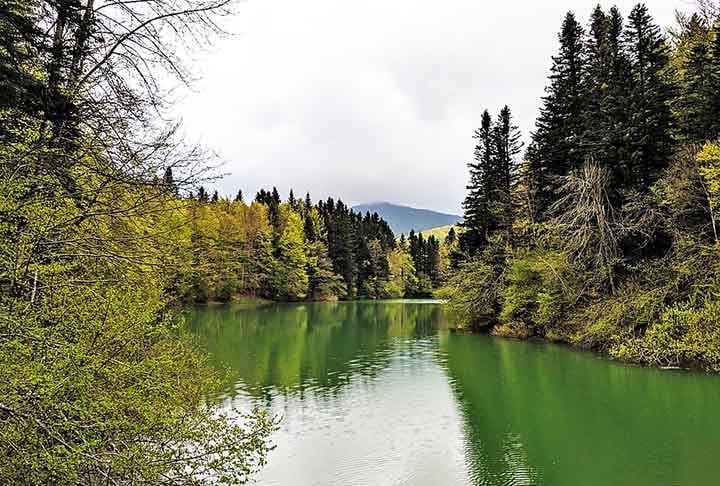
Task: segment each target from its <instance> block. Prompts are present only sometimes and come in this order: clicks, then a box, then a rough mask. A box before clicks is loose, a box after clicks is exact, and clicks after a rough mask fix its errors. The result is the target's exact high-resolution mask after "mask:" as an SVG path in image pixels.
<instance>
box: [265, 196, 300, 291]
mask: <svg viewBox="0 0 720 486" xmlns="http://www.w3.org/2000/svg"><path fill="white" fill-rule="evenodd" d="M280 220H281V226H280V230H279V231H280V238H279V239H278V257H277V261H276V263H275V269H274V271H273V276H272V281H273V288H274V290H275V293H276V295H277V296H278V297H280V298H282V299H288V300H301V299H304V298H305V297H306V295H307V290H308V284H309V280H308V275H307V268H306V267H307V264H308V259H307V255H306V254H305V247H304V245H305V233H304V231H303V223H302V219H301V218H300V216H299V215H298V214H297V213H296V212H295V211H293V209H292V207H290V205H289V204H287V205H282V206H281V207H280Z"/></svg>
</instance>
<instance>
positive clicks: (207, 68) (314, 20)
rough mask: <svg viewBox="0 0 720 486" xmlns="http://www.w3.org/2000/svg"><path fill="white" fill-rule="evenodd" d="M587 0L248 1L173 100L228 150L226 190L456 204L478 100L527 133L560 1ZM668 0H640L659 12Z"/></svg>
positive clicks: (669, 15) (626, 5)
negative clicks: (505, 108)
mask: <svg viewBox="0 0 720 486" xmlns="http://www.w3.org/2000/svg"><path fill="white" fill-rule="evenodd" d="M617 3H618V6H619V7H620V8H621V9H622V11H623V13H624V14H627V13H628V12H629V11H630V8H631V7H632V4H633V2H629V1H618V2H617ZM594 4H595V2H593V1H585V0H583V1H569V0H565V1H561V0H551V1H547V0H546V1H537V0H534V1H505V2H495V1H493V2H488V1H482V0H445V1H442V2H441V1H429V0H363V1H360V2H357V1H350V0H342V1H341V0H308V1H298V0H248V1H247V3H245V4H243V5H242V7H241V8H240V9H239V15H238V16H237V18H235V19H233V21H232V25H230V29H231V30H233V31H235V32H240V33H242V35H239V36H237V37H235V38H232V39H227V40H224V41H222V42H220V43H218V45H217V46H216V47H215V49H213V51H212V52H210V53H208V55H206V56H205V57H204V58H203V59H201V60H200V61H199V62H198V63H197V67H198V69H199V70H200V72H201V75H202V77H203V79H202V81H201V82H200V83H199V84H197V85H196V86H195V87H194V92H193V93H190V94H188V95H187V96H186V99H185V100H184V101H183V103H181V105H180V106H179V110H180V112H179V113H180V116H181V117H182V118H183V120H184V121H185V129H186V131H187V132H188V133H189V134H190V135H191V136H192V137H193V138H200V139H201V140H202V141H203V142H204V143H205V144H206V145H207V146H209V147H210V148H212V149H214V150H215V151H217V152H218V153H219V155H220V156H221V158H222V159H223V160H225V161H226V165H225V166H224V168H223V170H224V171H226V172H228V173H229V174H230V175H229V176H227V177H226V178H225V179H224V180H222V181H221V182H219V183H218V187H219V189H220V191H221V192H222V193H225V194H228V195H230V194H234V193H235V192H236V191H237V189H238V188H242V189H243V191H244V192H245V193H246V194H248V195H249V196H251V195H253V194H254V192H255V191H256V190H257V189H258V188H259V187H270V186H273V185H276V186H277V187H278V189H279V190H280V191H281V193H282V194H287V192H288V190H289V188H290V187H293V188H294V189H295V192H296V193H297V194H300V193H303V194H304V192H305V191H310V192H311V195H313V198H314V199H317V198H318V197H327V196H328V195H332V196H334V197H338V196H339V197H341V198H343V199H344V200H345V201H346V202H349V203H358V202H364V201H374V200H390V201H395V202H401V203H408V204H412V205H417V206H422V207H429V208H432V209H438V210H445V211H459V210H460V202H461V201H462V198H463V197H464V188H465V184H466V167H465V164H466V163H467V162H468V161H469V160H470V159H471V156H472V147H473V140H472V133H473V130H474V129H475V127H476V126H477V124H478V122H479V117H480V114H481V113H482V110H483V109H484V108H486V107H487V108H489V109H491V110H492V111H497V110H498V109H499V108H500V107H501V106H502V105H503V104H506V103H507V104H509V105H510V107H511V108H512V109H513V111H514V113H515V115H516V117H517V123H518V124H519V125H520V127H521V128H522V130H523V132H524V133H526V134H527V133H528V132H529V131H530V130H531V129H532V124H533V121H534V119H535V116H536V115H537V110H538V107H539V102H540V97H541V96H542V94H543V88H544V86H545V83H546V76H547V71H548V68H549V66H550V56H552V55H554V54H555V51H556V47H557V45H556V44H557V31H558V29H559V27H560V23H561V21H562V18H563V15H564V13H565V12H566V11H567V10H570V9H572V10H574V11H575V13H576V14H577V15H578V17H579V18H581V19H586V18H588V17H589V15H590V12H591V10H592V8H593V6H594ZM605 6H606V7H609V6H610V5H605ZM676 7H686V5H683V4H678V2H677V0H676V1H672V0H653V2H652V4H651V5H650V9H651V11H652V13H653V14H654V15H655V18H656V19H657V20H658V21H659V22H660V23H661V24H663V25H669V24H671V22H672V20H673V11H674V8H676Z"/></svg>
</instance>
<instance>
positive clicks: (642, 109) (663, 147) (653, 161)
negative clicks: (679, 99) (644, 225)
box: [622, 4, 674, 188]
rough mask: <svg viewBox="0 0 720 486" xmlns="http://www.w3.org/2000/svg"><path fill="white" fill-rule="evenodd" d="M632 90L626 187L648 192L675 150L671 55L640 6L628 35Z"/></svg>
mask: <svg viewBox="0 0 720 486" xmlns="http://www.w3.org/2000/svg"><path fill="white" fill-rule="evenodd" d="M625 45H626V49H627V53H628V59H629V66H630V75H631V76H632V82H633V88H632V90H631V92H630V96H629V98H628V100H627V102H626V105H625V109H626V110H627V112H628V113H629V115H630V120H629V126H628V128H629V129H628V132H627V133H626V136H627V138H628V140H629V150H630V153H629V157H628V159H627V162H626V166H625V167H624V174H625V180H624V181H622V182H623V185H624V186H626V187H627V186H637V187H639V188H647V187H648V186H649V184H650V183H651V182H652V181H653V180H655V178H657V176H658V175H659V174H660V171H661V170H662V169H664V168H665V167H666V166H667V164H668V161H669V159H670V156H671V155H672V152H673V149H674V142H673V139H672V134H671V129H672V125H673V123H672V116H671V113H670V101H671V99H672V96H673V91H672V88H671V86H670V84H669V83H668V81H667V80H666V78H665V76H666V75H665V73H664V71H665V69H666V67H667V65H668V51H667V46H666V44H665V39H664V37H663V35H662V33H661V31H660V27H658V26H657V25H655V24H654V23H653V21H652V18H651V17H650V14H649V13H648V10H647V7H646V6H645V5H643V4H638V5H637V6H635V8H633V10H632V12H631V13H630V16H629V17H628V26H627V29H626V31H625Z"/></svg>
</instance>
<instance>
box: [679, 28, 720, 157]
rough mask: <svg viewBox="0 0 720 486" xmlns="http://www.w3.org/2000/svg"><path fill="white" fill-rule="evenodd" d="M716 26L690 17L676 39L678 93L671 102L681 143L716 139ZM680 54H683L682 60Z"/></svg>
mask: <svg viewBox="0 0 720 486" xmlns="http://www.w3.org/2000/svg"><path fill="white" fill-rule="evenodd" d="M718 32H720V23H716V24H715V26H714V28H713V29H711V28H710V27H708V25H707V22H706V21H705V19H704V18H703V17H701V16H700V15H698V14H693V15H692V16H691V17H690V20H689V21H688V22H687V24H686V25H685V26H684V29H683V31H682V33H681V35H680V41H679V44H680V48H678V49H677V50H679V51H681V60H682V63H681V66H680V71H681V76H680V92H679V96H678V99H677V101H676V102H675V107H676V109H675V113H676V117H677V121H678V132H679V134H680V137H681V139H682V140H683V141H685V142H689V143H694V144H701V143H703V142H705V141H707V140H714V139H716V138H717V137H718V136H719V135H720V121H718V119H719V118H720V41H719V40H718ZM682 54H685V55H684V56H683V55H682Z"/></svg>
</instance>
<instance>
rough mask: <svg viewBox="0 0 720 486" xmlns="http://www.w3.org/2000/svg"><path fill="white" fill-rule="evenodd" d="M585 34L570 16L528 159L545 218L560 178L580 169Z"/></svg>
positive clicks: (538, 207)
mask: <svg viewBox="0 0 720 486" xmlns="http://www.w3.org/2000/svg"><path fill="white" fill-rule="evenodd" d="M584 35H585V34H584V30H583V28H582V26H581V25H580V24H579V23H578V22H577V20H576V19H575V16H574V15H573V14H572V13H571V12H568V14H567V15H566V16H565V20H564V21H563V24H562V29H561V32H560V36H559V40H560V52H559V54H558V55H557V56H555V57H553V66H552V68H551V75H550V86H548V87H547V88H546V93H547V95H546V96H545V97H544V98H543V107H542V109H541V111H540V116H539V118H538V120H537V122H536V130H535V132H534V133H533V134H532V143H531V145H530V147H529V148H528V152H527V156H526V158H527V159H528V161H529V162H530V168H531V172H532V178H533V181H534V186H535V187H534V190H535V192H536V194H535V195H534V200H535V202H536V205H537V207H536V211H537V212H538V214H539V215H542V214H544V213H545V212H546V211H547V209H548V208H549V206H550V204H551V203H552V202H553V201H554V200H555V198H556V195H555V193H556V192H557V188H558V187H559V184H560V180H559V177H560V176H564V175H565V174H567V173H568V172H569V171H570V170H572V169H574V168H577V167H579V166H580V165H581V164H582V163H583V161H584V158H585V150H586V147H583V145H582V139H583V134H584V132H585V130H584V125H585V123H584V116H583V114H584V106H585V100H586V82H585V72H586V62H587V55H586V45H585V40H584Z"/></svg>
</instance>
